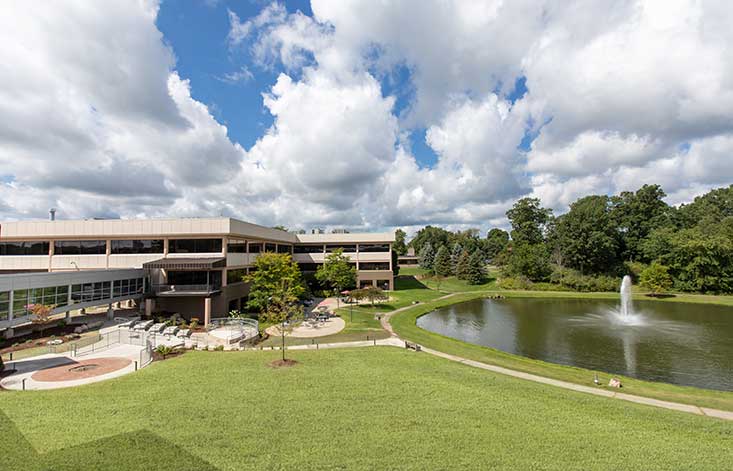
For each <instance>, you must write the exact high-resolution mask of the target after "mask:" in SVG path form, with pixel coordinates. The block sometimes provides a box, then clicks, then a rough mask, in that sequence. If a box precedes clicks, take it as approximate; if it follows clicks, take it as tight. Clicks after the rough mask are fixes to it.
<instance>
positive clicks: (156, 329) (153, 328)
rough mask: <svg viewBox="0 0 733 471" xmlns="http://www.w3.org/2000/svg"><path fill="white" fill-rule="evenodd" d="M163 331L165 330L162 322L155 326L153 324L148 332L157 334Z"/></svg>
mask: <svg viewBox="0 0 733 471" xmlns="http://www.w3.org/2000/svg"><path fill="white" fill-rule="evenodd" d="M163 329H165V324H164V323H163V322H158V323H157V324H153V325H152V326H151V327H150V330H148V332H151V333H156V334H159V333H161V332H162V331H163Z"/></svg>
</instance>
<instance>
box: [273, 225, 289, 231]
mask: <svg viewBox="0 0 733 471" xmlns="http://www.w3.org/2000/svg"><path fill="white" fill-rule="evenodd" d="M272 228H273V229H277V230H278V231H283V232H288V228H287V227H285V226H283V225H277V226H272Z"/></svg>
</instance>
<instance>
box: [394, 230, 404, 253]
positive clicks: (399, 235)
mask: <svg viewBox="0 0 733 471" xmlns="http://www.w3.org/2000/svg"><path fill="white" fill-rule="evenodd" d="M394 238H395V241H394V244H392V248H393V249H394V251H395V252H397V255H405V254H406V253H407V245H406V244H405V239H406V238H407V233H406V232H405V231H403V230H402V229H397V230H396V231H395V233H394Z"/></svg>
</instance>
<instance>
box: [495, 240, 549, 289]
mask: <svg viewBox="0 0 733 471" xmlns="http://www.w3.org/2000/svg"><path fill="white" fill-rule="evenodd" d="M504 270H505V272H506V273H507V274H509V275H519V276H524V277H526V278H528V279H529V280H531V281H546V280H547V279H548V278H549V277H550V274H551V273H552V267H551V266H550V254H549V253H548V250H547V247H546V246H545V244H517V245H513V246H512V251H511V255H509V257H508V261H507V265H506V266H505V268H504Z"/></svg>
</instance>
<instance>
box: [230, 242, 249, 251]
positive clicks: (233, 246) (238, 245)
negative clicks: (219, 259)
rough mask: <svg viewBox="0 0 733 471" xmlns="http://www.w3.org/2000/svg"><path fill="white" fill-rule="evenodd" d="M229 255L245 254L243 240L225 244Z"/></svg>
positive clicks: (245, 249) (245, 246)
mask: <svg viewBox="0 0 733 471" xmlns="http://www.w3.org/2000/svg"><path fill="white" fill-rule="evenodd" d="M227 252H229V253H247V243H246V242H245V241H243V240H230V241H229V243H228V244H227Z"/></svg>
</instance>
